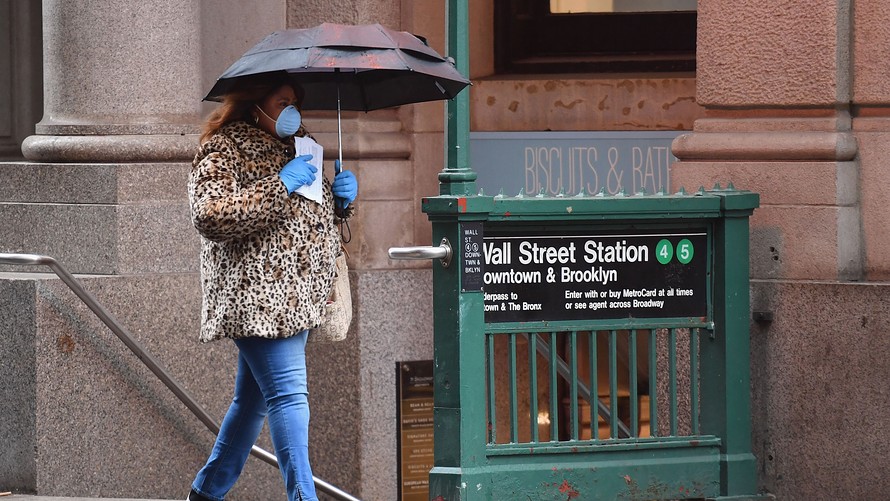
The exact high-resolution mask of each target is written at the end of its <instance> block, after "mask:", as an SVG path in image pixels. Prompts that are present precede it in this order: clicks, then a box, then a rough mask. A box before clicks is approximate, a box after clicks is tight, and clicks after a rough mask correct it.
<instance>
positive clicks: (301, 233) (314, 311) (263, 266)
mask: <svg viewBox="0 0 890 501" xmlns="http://www.w3.org/2000/svg"><path fill="white" fill-rule="evenodd" d="M300 99H301V89H299V88H298V87H295V86H293V85H291V84H289V83H287V82H286V81H285V80H278V81H266V82H261V83H254V84H250V85H242V86H241V87H240V88H239V90H237V91H234V92H232V93H230V94H228V95H227V96H226V97H225V98H224V100H223V103H222V105H221V106H220V107H219V108H218V109H217V110H216V111H215V112H214V113H213V114H211V115H210V117H209V118H208V120H207V122H206V124H205V128H204V133H203V135H202V136H201V147H200V149H199V151H198V154H197V155H196V156H195V160H194V163H193V165H192V170H191V173H190V176H189V184H188V190H189V201H190V204H191V212H192V219H193V221H194V224H195V227H196V228H197V230H198V232H199V233H200V234H201V236H202V237H203V238H202V239H201V240H202V242H201V282H202V289H203V293H204V299H203V306H202V313H201V336H200V339H201V341H204V342H207V341H212V340H215V339H221V338H230V339H233V340H234V343H235V345H236V346H237V347H238V372H237V375H236V377H235V395H234V398H233V400H232V404H231V406H230V407H229V410H228V412H227V413H226V416H225V418H224V419H223V422H222V426H221V428H220V433H219V436H218V437H217V440H216V443H215V444H214V446H213V450H212V452H211V454H210V458H209V459H208V460H207V464H206V465H205V466H204V467H203V468H202V469H201V470H200V472H199V473H198V475H197V477H196V478H195V481H194V482H193V483H192V490H191V493H190V495H189V500H192V501H194V500H201V501H203V500H211V501H222V500H223V499H224V498H225V496H226V493H227V492H228V491H229V489H231V487H232V485H234V483H235V481H236V480H237V479H238V476H239V475H240V473H241V470H242V468H243V466H244V463H245V461H246V460H247V456H248V454H249V452H250V449H251V447H252V446H253V444H254V443H255V442H256V439H257V437H258V436H259V433H260V430H261V429H262V426H263V421H264V419H265V418H266V417H268V418H269V429H270V433H271V435H272V442H273V444H274V447H275V454H276V456H277V457H278V462H279V465H280V468H281V475H282V477H283V478H284V482H285V487H286V489H287V494H288V499H289V500H291V501H296V500H302V501H316V500H317V499H318V498H317V497H316V494H315V486H314V483H313V480H312V470H311V468H310V466H309V449H308V440H309V403H308V392H307V386H306V357H305V351H304V348H305V345H306V337H307V335H308V329H310V328H313V327H315V326H317V325H318V324H319V323H320V322H321V320H322V315H323V313H324V306H325V303H326V301H327V298H328V295H329V293H330V290H331V285H332V282H333V279H334V274H335V266H334V260H335V258H336V256H337V254H338V253H339V252H340V248H341V244H340V233H339V231H338V228H337V222H338V221H337V219H339V218H337V217H335V214H334V207H335V201H336V203H337V205H338V206H339V207H347V206H348V205H349V204H350V203H351V202H352V201H353V200H354V199H355V196H356V194H357V191H358V184H357V182H356V179H355V176H354V175H353V174H352V173H351V172H349V171H346V170H344V171H342V172H341V173H340V174H338V175H337V176H336V177H335V178H334V181H333V183H329V182H328V180H327V179H324V190H323V191H324V198H323V200H322V203H316V202H314V201H312V200H309V199H307V198H303V197H302V196H300V195H298V194H296V193H294V191H295V190H296V189H297V188H299V187H300V186H303V185H308V184H311V183H312V182H313V181H314V180H315V177H316V176H320V175H322V173H319V172H317V170H316V168H315V167H314V166H312V165H311V164H310V163H309V162H308V161H309V160H311V155H304V156H299V157H296V158H295V157H294V142H293V136H294V135H297V136H307V135H308V134H307V132H306V130H305V128H303V127H302V126H301V119H300V113H299V110H298V108H299V106H300ZM338 213H340V215H341V216H342V217H343V218H344V219H345V218H347V217H348V216H349V215H350V213H351V208H350V210H347V211H338Z"/></svg>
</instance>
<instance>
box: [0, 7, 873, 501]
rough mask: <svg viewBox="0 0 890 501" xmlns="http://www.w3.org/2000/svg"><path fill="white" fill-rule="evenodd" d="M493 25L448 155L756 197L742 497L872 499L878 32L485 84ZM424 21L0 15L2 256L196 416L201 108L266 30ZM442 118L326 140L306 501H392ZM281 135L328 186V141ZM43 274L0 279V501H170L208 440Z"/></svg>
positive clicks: (343, 10) (209, 11) (266, 478)
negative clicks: (345, 242)
mask: <svg viewBox="0 0 890 501" xmlns="http://www.w3.org/2000/svg"><path fill="white" fill-rule="evenodd" d="M499 1H500V0H480V1H478V2H476V1H474V2H471V3H470V5H469V9H470V15H469V22H468V27H467V28H468V29H469V36H470V48H471V59H470V68H471V71H470V73H471V74H470V77H471V79H472V80H473V86H472V87H471V88H470V89H469V90H468V91H467V92H469V93H470V102H471V125H470V128H471V130H472V131H473V132H493V131H655V130H674V131H687V133H685V134H683V135H682V136H680V137H679V138H677V139H676V140H675V141H674V143H673V154H674V155H675V156H676V157H677V159H678V160H677V162H676V163H675V164H674V165H673V167H672V170H671V186H672V187H673V188H675V189H676V188H679V187H680V186H684V187H686V188H687V189H697V188H698V187H699V186H705V187H711V186H713V185H714V184H715V183H721V184H722V185H726V184H727V183H729V182H732V183H733V184H734V186H736V187H737V188H743V189H748V190H752V191H755V192H758V193H760V195H761V207H760V208H759V209H758V210H757V211H755V213H754V216H753V218H752V236H751V263H750V264H751V275H752V276H751V278H752V289H751V294H752V305H753V310H754V313H756V315H754V317H756V318H757V319H758V320H757V321H754V320H752V353H751V355H752V395H753V415H752V419H753V428H754V437H753V438H754V442H753V443H754V452H755V454H756V455H757V458H758V461H759V465H760V469H759V475H760V477H759V480H760V483H761V486H762V488H763V490H764V491H766V492H770V493H773V494H775V495H776V497H777V498H778V499H807V500H810V499H879V498H882V497H883V496H885V495H887V493H890V480H888V479H887V477H886V476H885V475H883V474H882V467H881V464H882V462H883V460H884V458H885V456H886V451H887V450H888V449H890V438H888V437H890V419H888V418H887V417H886V416H885V413H884V412H883V410H884V409H886V408H887V407H888V406H890V392H888V390H887V384H886V382H885V378H886V377H887V376H888V375H890V334H888V332H890V331H888V328H887V327H886V326H887V325H890V310H888V308H887V307H886V306H885V301H884V297H885V296H886V295H887V293H888V292H890V288H888V287H887V284H886V281H887V279H888V277H890V245H888V242H887V240H888V236H887V235H890V232H888V231H886V230H887V224H888V223H887V222H886V219H887V211H888V209H887V207H890V191H888V190H887V189H884V188H883V181H884V177H885V170H886V169H885V163H886V161H885V157H884V156H883V154H884V153H887V149H888V147H887V146H886V145H887V144H890V78H888V77H890V66H888V65H887V64H886V62H885V61H884V59H885V58H886V57H887V55H888V49H887V47H890V29H888V28H887V26H890V6H888V5H887V4H886V3H885V2H881V1H879V0H862V1H857V2H852V1H850V0H810V1H804V0H791V1H787V2H780V3H776V2H756V1H750V0H737V1H732V2H730V1H727V0H712V1H709V2H699V6H698V12H697V28H696V41H697V50H696V70H695V71H686V72H673V73H664V72H634V73H615V72H602V71H601V72H592V73H558V74H557V73H536V74H523V73H509V74H507V73H503V72H499V71H498V70H496V67H497V66H498V65H497V62H496V60H497V57H496V48H495V47H496V40H495V30H494V29H493V26H494V25H495V23H496V22H497V19H498V15H497V14H496V12H498V11H497V9H498V8H499V5H500V4H499ZM445 9H446V5H445V1H444V0H432V1H428V2H410V1H401V2H399V1H392V0H332V1H326V2H311V1H305V0H301V1H298V0H259V1H256V2H249V3H245V2H239V1H236V0H219V1H212V2H211V1H208V0H182V1H178V2H164V1H160V0H148V1H143V2H138V3H135V2H128V1H123V0H101V1H95V2H68V1H64V0H43V1H42V2H36V1H35V2H30V1H29V2H19V1H16V0H0V68H2V70H3V71H0V74H6V75H8V78H6V79H0V157H2V158H3V160H5V161H4V162H3V163H0V180H2V181H0V220H2V221H3V224H2V225H0V252H27V253H39V254H47V255H51V256H53V257H55V258H57V259H58V260H59V261H60V262H61V263H62V264H63V265H64V266H66V267H68V269H69V270H70V271H72V272H73V273H75V274H77V275H78V276H79V277H80V278H82V280H83V283H84V284H85V286H86V287H87V288H88V289H89V290H90V291H91V292H92V293H93V294H94V295H95V296H96V297H97V298H98V299H99V300H100V301H101V302H102V303H103V304H104V305H105V306H106V307H107V308H108V310H109V311H111V312H113V314H114V315H115V316H116V317H117V318H118V319H119V320H120V321H121V323H122V324H123V325H125V326H126V327H127V328H128V329H129V331H130V332H131V333H132V334H133V335H134V337H135V338H137V339H138V340H139V341H140V342H141V343H142V344H144V345H145V346H146V348H147V349H148V350H149V351H150V352H152V353H153V354H155V356H156V357H157V358H158V359H160V360H162V362H163V363H164V365H165V366H166V367H167V368H168V369H169V371H170V372H171V374H172V375H173V376H174V377H175V378H177V379H178V380H179V381H181V382H182V383H183V385H184V386H185V387H186V389H187V390H188V391H189V392H190V393H191V394H193V395H194V396H195V398H196V399H197V400H198V401H199V402H200V403H201V404H202V405H204V406H206V407H207V409H208V410H209V412H210V413H211V415H214V416H219V417H221V416H222V415H223V413H224V412H225V409H226V407H227V405H228V401H229V399H230V393H231V385H232V381H233V370H232V368H233V367H234V357H235V352H234V350H233V347H232V346H231V345H228V344H225V343H214V344H211V345H200V344H199V343H198V342H197V331H198V320H199V318H198V312H199V304H200V285H199V280H198V275H197V271H198V262H197V256H198V247H199V241H198V237H197V235H196V234H195V232H194V230H193V228H192V227H191V224H190V222H189V217H188V207H187V203H186V197H185V178H186V175H187V172H188V169H189V165H190V162H191V158H192V155H193V154H194V150H195V146H196V144H197V133H198V130H199V126H200V121H201V118H202V117H203V116H204V115H205V114H206V113H207V112H208V111H209V110H210V109H211V106H212V105H208V104H202V103H201V97H202V96H203V95H204V93H205V92H206V91H207V89H209V88H210V86H211V85H212V83H213V81H214V80H215V78H216V76H217V75H219V74H220V73H221V72H222V71H223V70H224V69H225V68H226V67H227V66H228V65H229V64H230V63H231V62H232V61H234V60H235V59H236V58H237V57H238V56H239V55H240V54H241V53H243V52H244V51H245V50H246V49H247V48H249V47H250V46H252V45H253V44H254V43H255V42H256V41H258V40H259V39H260V38H262V36H264V35H265V34H267V33H269V32H271V31H274V30H277V29H282V28H286V27H308V26H313V25H315V24H318V23H320V22H325V21H327V22H338V23H347V24H361V23H371V22H379V23H381V24H384V25H387V26H389V27H392V28H398V29H401V30H405V31H410V32H412V33H419V34H423V35H425V36H426V37H427V39H428V40H429V43H430V45H431V46H432V47H434V48H435V49H437V50H438V51H439V52H441V53H445V37H446V35H445ZM443 108H444V107H443V105H442V104H441V103H428V104H420V105H414V106H405V107H402V108H399V109H394V110H382V111H376V112H372V113H368V114H364V113H344V124H343V132H344V152H343V153H344V161H345V162H346V163H347V164H348V165H349V166H350V167H351V168H352V169H353V170H354V171H355V172H356V174H357V176H358V178H359V181H360V186H361V191H360V198H359V201H358V206H359V212H358V216H357V220H356V221H355V222H354V224H353V226H352V232H353V234H354V235H355V238H354V240H353V242H352V243H351V244H350V245H349V247H350V266H351V269H352V272H351V279H352V284H353V293H354V304H355V308H356V316H355V323H354V325H353V329H352V332H351V333H350V337H349V340H348V341H346V342H343V343H339V344H337V345H316V346H311V347H310V357H311V358H310V362H309V364H310V366H309V371H310V388H311V395H312V396H311V399H312V405H313V415H312V423H313V424H312V431H311V433H312V436H311V440H312V443H313V449H312V454H313V461H314V466H315V468H316V472H315V473H316V475H317V476H319V477H321V478H323V479H325V480H326V481H328V482H331V483H333V484H335V485H337V486H340V487H341V488H343V489H344V490H346V491H349V492H352V493H354V494H356V495H358V496H359V497H361V498H362V499H368V500H390V499H395V498H396V488H397V486H396V480H395V479H396V427H395V426H396V425H395V416H396V394H395V392H396V385H395V371H394V369H395V365H396V363H397V362H399V361H409V360H426V359H431V358H432V315H433V313H432V311H431V309H432V299H431V295H432V284H431V273H430V265H429V263H422V262H421V263H414V262H397V261H392V260H390V259H389V258H388V257H387V249H388V248H389V247H392V246H405V245H425V244H429V243H430V239H431V232H430V227H429V223H428V222H427V220H426V217H425V215H424V214H422V213H421V212H420V198H421V197H423V196H428V195H435V194H437V193H438V186H437V174H438V172H439V171H440V170H441V169H442V167H443V127H444V111H443ZM305 119H306V123H307V124H308V125H309V126H310V129H311V130H312V131H313V133H314V135H316V136H317V137H318V139H319V141H320V142H321V143H322V144H323V145H324V146H326V148H327V151H328V152H329V154H330V155H331V156H330V160H331V161H332V159H333V155H334V152H335V147H336V146H335V145H336V130H337V129H336V127H337V123H336V119H335V116H334V115H333V114H331V113H323V112H316V113H306V118H305ZM471 167H472V168H473V169H475V170H477V171H480V172H482V171H483V170H484V169H485V168H486V166H484V165H473V166H471ZM46 271H47V270H45V269H39V268H33V269H28V268H26V269H22V268H17V267H11V266H5V267H0V326H2V335H0V360H2V364H0V396H2V397H3V399H4V401H5V402H6V405H4V406H3V410H2V411H0V418H2V419H0V443H4V444H10V445H8V446H6V447H5V448H4V450H3V452H2V453H0V487H2V488H5V489H6V490H21V491H30V492H37V493H39V494H42V495H53V496H75V495H76V496H108V497H130V498H139V497H145V498H149V497H154V498H173V499H177V498H181V497H182V493H183V492H185V490H186V488H187V486H188V483H189V482H190V480H191V476H192V475H193V473H194V471H195V470H196V469H197V468H198V467H199V466H200V464H201V462H202V461H203V460H204V458H205V457H206V454H207V452H208V451H209V448H210V446H211V444H212V440H213V437H212V435H211V434H210V433H209V432H208V431H206V430H205V429H204V428H203V427H202V426H201V425H200V424H199V423H198V422H197V420H196V419H195V418H194V417H193V416H191V414H190V413H188V411H187V410H186V409H185V408H184V407H183V406H182V405H181V404H180V403H179V402H178V401H177V400H176V399H175V398H174V397H172V396H171V395H170V393H169V392H168V391H167V389H166V388H164V387H163V385H161V384H160V383H159V382H157V381H156V379H155V378H154V377H153V376H152V374H151V373H150V372H149V371H148V370H147V369H145V368H144V367H143V365H142V364H141V363H140V362H139V360H138V359H136V357H134V356H133V355H132V354H131V353H129V352H128V351H127V350H126V349H125V348H124V347H123V345H122V344H121V343H120V342H119V341H118V340H117V339H116V338H115V337H114V335H113V334H112V333H110V332H108V330H107V329H106V328H104V327H103V326H102V325H101V324H100V323H99V322H98V321H97V320H95V318H94V317H93V315H92V313H90V312H89V311H88V310H87V309H86V307H84V306H83V305H82V304H81V303H80V302H79V300H78V299H77V298H76V297H74V295H73V294H71V293H70V291H68V289H67V288H66V287H65V286H64V284H62V283H61V281H60V280H58V279H56V278H55V276H54V275H51V274H47V273H46ZM754 317H752V318H754ZM260 445H261V446H263V447H265V448H267V449H270V448H271V446H270V444H269V441H268V438H263V439H261V443H260ZM134 465H138V467H134ZM134 472H138V474H135V475H134ZM279 484H280V481H279V480H278V472H277V471H275V469H273V468H270V467H269V466H268V465H265V464H263V463H261V462H259V461H257V460H253V459H252V460H250V461H249V462H248V466H247V468H246V471H245V474H244V477H243V478H242V480H241V481H240V482H239V484H238V485H237V486H236V489H235V491H234V492H233V493H232V496H231V497H230V498H231V499H233V500H238V499H275V498H278V497H280V496H281V493H282V491H283V489H282V488H280V487H279ZM0 490H3V489H0Z"/></svg>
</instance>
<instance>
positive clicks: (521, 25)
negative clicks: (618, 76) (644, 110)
mask: <svg viewBox="0 0 890 501" xmlns="http://www.w3.org/2000/svg"><path fill="white" fill-rule="evenodd" d="M695 3H696V2H695V0H549V1H542V0H495V70H496V71H497V73H500V74H505V73H579V72H606V73H607V72H631V71H632V72H666V71H694V70H695V35H696V34H695V26H696V10H695V9H696V6H695Z"/></svg>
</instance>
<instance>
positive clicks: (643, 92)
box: [470, 76, 703, 132]
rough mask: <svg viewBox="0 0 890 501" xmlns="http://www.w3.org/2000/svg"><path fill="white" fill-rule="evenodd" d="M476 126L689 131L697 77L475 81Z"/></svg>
mask: <svg viewBox="0 0 890 501" xmlns="http://www.w3.org/2000/svg"><path fill="white" fill-rule="evenodd" d="M470 102H471V107H472V110H473V113H472V116H471V119H470V129H471V130H473V131H480V132H481V131H527V130H554V131H560V130H563V131H564V130H691V129H692V126H693V123H694V122H695V120H696V119H697V118H699V117H701V116H702V115H703V109H702V108H701V107H700V106H699V105H698V104H696V95H695V79H694V78H691V77H679V76H671V77H665V78H622V77H616V78H591V79H579V78H547V77H525V78H513V79H490V80H478V81H474V82H473V87H472V90H471V94H470Z"/></svg>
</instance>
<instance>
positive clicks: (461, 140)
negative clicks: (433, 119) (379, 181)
mask: <svg viewBox="0 0 890 501" xmlns="http://www.w3.org/2000/svg"><path fill="white" fill-rule="evenodd" d="M447 10H448V26H447V30H446V36H447V40H446V43H447V45H448V55H449V56H450V57H452V58H453V59H454V63H455V67H456V68H457V71H459V72H460V74H461V75H464V76H466V77H469V74H470V38H469V34H468V27H469V9H468V7H467V0H448V2H447ZM445 111H446V119H445V168H444V169H443V170H442V172H440V173H439V194H440V195H458V196H459V195H475V194H476V193H477V190H476V172H475V171H474V170H473V169H471V168H470V91H469V89H466V90H465V91H464V92H461V93H460V94H458V95H457V97H455V98H454V99H452V100H450V101H448V104H447V107H446V110H445Z"/></svg>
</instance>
